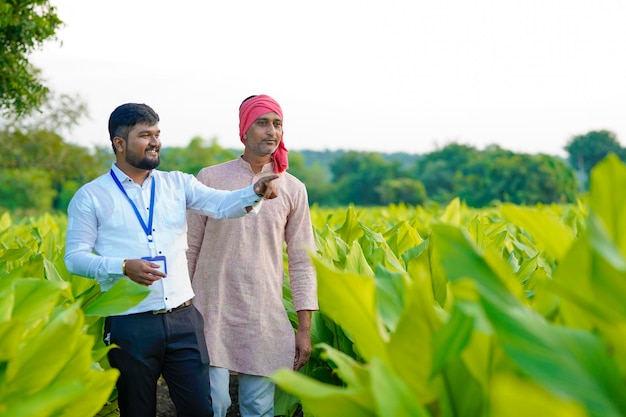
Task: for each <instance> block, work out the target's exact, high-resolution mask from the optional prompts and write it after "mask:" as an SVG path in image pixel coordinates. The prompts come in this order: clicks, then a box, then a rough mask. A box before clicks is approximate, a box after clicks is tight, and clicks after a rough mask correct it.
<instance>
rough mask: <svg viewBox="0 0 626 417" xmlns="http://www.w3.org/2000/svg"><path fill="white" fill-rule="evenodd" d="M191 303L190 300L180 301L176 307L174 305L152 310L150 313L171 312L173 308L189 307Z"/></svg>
mask: <svg viewBox="0 0 626 417" xmlns="http://www.w3.org/2000/svg"><path fill="white" fill-rule="evenodd" d="M190 305H191V300H187V301H185V302H184V303H182V304H181V305H179V306H178V307H174V308H162V309H161V310H152V314H165V313H171V312H172V311H174V310H178V309H179V308H185V307H189V306H190Z"/></svg>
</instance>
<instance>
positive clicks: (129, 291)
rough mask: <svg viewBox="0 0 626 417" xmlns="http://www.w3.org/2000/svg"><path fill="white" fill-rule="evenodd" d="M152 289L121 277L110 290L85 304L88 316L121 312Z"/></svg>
mask: <svg viewBox="0 0 626 417" xmlns="http://www.w3.org/2000/svg"><path fill="white" fill-rule="evenodd" d="M149 293H150V289H149V288H148V287H144V286H142V285H139V284H137V283H135V282H133V281H131V280H129V279H120V280H119V281H117V282H116V283H115V284H114V285H113V286H112V287H111V288H109V290H108V291H105V292H103V293H101V295H100V296H99V297H98V298H96V299H95V300H93V301H91V302H88V303H87V304H86V305H84V306H83V309H84V311H85V315H86V316H102V317H106V316H110V315H114V314H120V313H122V312H124V311H126V310H128V309H129V308H131V307H134V306H136V305H137V304H139V303H140V302H141V300H143V299H144V298H146V297H147V296H148V294H149Z"/></svg>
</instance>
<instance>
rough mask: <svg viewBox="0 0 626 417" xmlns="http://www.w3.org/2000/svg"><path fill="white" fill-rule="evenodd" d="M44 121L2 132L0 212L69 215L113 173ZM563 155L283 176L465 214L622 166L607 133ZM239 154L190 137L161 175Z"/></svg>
mask: <svg viewBox="0 0 626 417" xmlns="http://www.w3.org/2000/svg"><path fill="white" fill-rule="evenodd" d="M59 119H61V120H63V118H62V117H60V118H59ZM46 121H47V124H44V123H43V122H33V123H31V124H30V125H23V126H19V125H15V124H13V125H10V126H9V125H6V126H4V127H3V128H2V129H1V130H0V176H1V179H2V181H0V208H1V209H4V210H9V211H12V212H22V213H29V212H43V211H65V209H66V208H67V205H68V203H69V200H70V199H71V197H72V196H73V194H74V193H75V192H76V190H77V189H78V188H79V187H80V186H81V185H82V184H84V183H85V182H87V181H90V180H91V179H94V178H95V177H97V176H98V175H100V174H102V173H104V172H106V171H107V170H108V169H109V168H110V166H111V163H112V162H113V160H114V158H113V152H112V150H111V148H110V147H109V146H102V147H96V148H94V149H88V148H86V147H82V146H79V145H76V144H71V143H68V142H66V141H65V140H64V139H63V138H62V136H61V135H60V134H58V133H55V132H54V131H53V130H51V129H52V127H53V126H57V127H58V126H59V124H58V123H57V124H56V125H55V124H50V117H47V118H46ZM565 150H566V151H567V152H568V154H569V157H568V158H567V159H563V158H559V157H555V156H550V155H544V154H523V153H515V152H512V151H508V150H506V149H502V148H501V147H499V146H496V145H493V146H490V147H487V148H486V149H484V150H479V149H476V148H475V147H473V146H469V145H464V144H459V143H451V144H448V145H446V146H444V147H442V148H441V149H437V150H435V151H433V152H430V153H426V154H421V155H414V154H404V153H395V154H386V153H377V152H361V151H355V150H338V151H328V150H327V151H310V150H304V151H291V152H290V153H289V163H290V168H289V172H290V173H291V174H293V175H295V176H296V177H297V178H299V179H300V180H301V181H303V182H304V183H305V184H306V186H307V189H308V192H309V201H310V203H311V204H317V205H319V206H328V207H333V206H345V205H350V204H353V205H357V206H377V205H389V204H398V203H405V204H411V205H413V204H428V203H438V204H446V203H448V202H449V201H450V200H451V199H453V198H455V197H459V198H461V200H463V201H464V202H465V203H466V204H467V205H468V206H471V207H485V206H489V205H492V204H496V203H498V202H510V203H515V204H529V205H534V204H537V203H543V204H551V203H569V202H573V201H575V199H576V197H577V196H578V195H579V193H580V192H581V191H585V188H586V178H587V176H588V174H589V171H590V170H591V168H592V167H593V166H594V165H595V164H596V163H597V162H599V161H600V160H601V159H603V158H604V157H605V156H606V155H607V154H608V153H611V152H613V153H616V154H618V155H619V156H620V157H621V158H622V160H625V157H626V151H625V150H624V149H623V148H621V147H620V145H619V143H618V141H617V138H616V136H615V135H614V134H613V133H612V132H609V131H592V132H588V133H586V134H584V135H579V136H576V137H574V138H572V139H571V141H570V142H569V143H568V144H567V146H566V147H565ZM240 153H241V151H240V150H234V149H226V148H222V147H221V146H220V145H219V144H218V141H217V139H216V138H214V139H212V140H205V139H202V138H200V137H195V138H193V139H192V140H191V141H190V142H189V144H188V145H187V146H185V147H165V148H163V149H162V152H161V159H162V164H161V167H160V169H163V170H179V171H183V172H188V173H190V174H194V175H195V174H197V173H198V171H199V170H200V169H201V168H203V167H205V166H208V165H213V164H217V163H220V162H224V161H227V160H230V159H232V158H235V157H237V156H238V155H239V154H240Z"/></svg>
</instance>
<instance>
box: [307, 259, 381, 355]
mask: <svg viewBox="0 0 626 417" xmlns="http://www.w3.org/2000/svg"><path fill="white" fill-rule="evenodd" d="M313 263H314V265H315V269H316V270H317V279H318V296H319V303H320V308H321V310H322V311H323V312H324V313H325V314H327V315H328V316H329V317H330V318H332V319H333V320H334V321H335V322H336V323H337V324H339V325H340V326H341V327H342V328H344V329H345V330H346V331H347V332H348V333H349V334H350V335H351V337H352V338H353V340H354V342H355V345H356V349H357V351H358V352H359V353H360V354H361V355H362V356H363V357H364V358H365V359H366V360H367V359H368V358H370V357H372V356H379V357H381V358H386V346H385V342H386V339H387V336H386V334H385V331H384V330H383V329H382V324H381V322H380V319H379V317H378V314H377V312H376V301H375V293H376V290H375V286H374V285H375V284H374V279H373V278H371V277H365V276H362V275H357V274H352V273H346V272H341V271H338V270H333V269H331V268H329V267H328V266H327V265H326V264H324V263H323V262H321V261H320V260H318V259H317V258H313Z"/></svg>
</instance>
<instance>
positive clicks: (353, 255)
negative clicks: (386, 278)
mask: <svg viewBox="0 0 626 417" xmlns="http://www.w3.org/2000/svg"><path fill="white" fill-rule="evenodd" d="M345 271H346V272H352V273H355V274H360V275H365V276H368V277H373V276H374V271H372V268H371V267H370V266H369V264H368V263H367V259H365V256H364V255H363V251H362V250H361V245H359V242H358V241H357V240H355V241H353V242H352V246H351V247H350V251H349V252H348V255H347V256H346V264H345Z"/></svg>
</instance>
